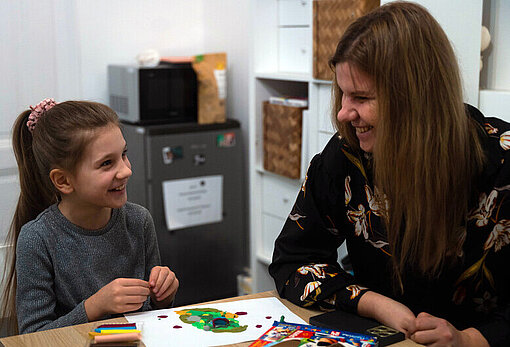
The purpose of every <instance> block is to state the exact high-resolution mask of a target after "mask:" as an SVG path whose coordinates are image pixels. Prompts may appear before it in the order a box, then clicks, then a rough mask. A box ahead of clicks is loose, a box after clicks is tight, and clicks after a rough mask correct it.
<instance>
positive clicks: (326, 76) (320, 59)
mask: <svg viewBox="0 0 510 347" xmlns="http://www.w3.org/2000/svg"><path fill="white" fill-rule="evenodd" d="M377 6H379V0H314V1H313V77H314V78H317V79H321V80H328V81H330V80H332V79H333V77H334V74H333V72H332V71H331V69H330V68H329V66H328V61H329V59H330V58H331V57H332V56H333V54H334V53H335V50H336V46H337V44H338V41H339V40H340V37H341V36H342V34H343V33H344V31H345V29H347V27H348V26H349V24H350V23H351V22H353V21H354V20H355V19H356V18H358V17H361V16H363V15H364V14H366V13H368V12H369V11H370V10H372V9H374V8H376V7H377Z"/></svg>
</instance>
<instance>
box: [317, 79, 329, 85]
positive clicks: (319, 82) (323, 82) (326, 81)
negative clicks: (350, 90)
mask: <svg viewBox="0 0 510 347" xmlns="http://www.w3.org/2000/svg"><path fill="white" fill-rule="evenodd" d="M312 82H313V83H317V84H329V85H331V84H332V81H328V80H318V79H315V78H314V79H312Z"/></svg>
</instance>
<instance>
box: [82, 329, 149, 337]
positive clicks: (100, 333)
mask: <svg viewBox="0 0 510 347" xmlns="http://www.w3.org/2000/svg"><path fill="white" fill-rule="evenodd" d="M141 332H142V331H141V330H115V331H112V330H103V331H90V332H89V336H90V337H94V336H101V335H122V334H133V333H137V334H139V333H141Z"/></svg>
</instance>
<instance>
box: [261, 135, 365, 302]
mask: <svg viewBox="0 0 510 347" xmlns="http://www.w3.org/2000/svg"><path fill="white" fill-rule="evenodd" d="M332 142H333V140H332V141H330V144H328V146H327V147H326V149H325V151H327V150H328V147H331V146H332ZM335 145H336V146H337V148H338V141H337V143H336V144H335ZM327 176H328V175H327V173H326V172H325V169H324V158H323V155H322V154H319V155H316V156H315V157H314V159H313V160H312V162H311V164H310V167H309V169H308V172H307V178H306V180H305V182H304V183H303V185H302V188H301V190H300V191H299V194H298V197H297V199H296V202H295V204H294V207H293V208H292V211H291V213H290V215H289V217H288V218H287V220H286V222H285V224H284V226H283V230H282V231H281V233H280V235H279V236H278V238H277V240H276V242H275V249H274V253H273V261H272V263H271V265H270V266H269V273H270V274H271V276H272V277H273V278H274V280H275V283H276V288H277V290H278V293H279V294H280V295H281V296H282V297H284V298H287V299H288V300H290V301H291V302H293V303H295V304H297V305H300V306H305V307H308V306H312V305H319V306H320V307H322V308H325V309H334V308H339V309H342V310H345V311H350V312H356V311H357V304H358V301H359V299H360V297H361V296H362V295H363V294H364V292H366V290H367V288H363V287H361V286H359V285H357V284H356V281H355V279H354V277H353V276H352V275H350V274H348V273H346V272H345V271H344V270H343V269H342V268H341V267H340V265H339V264H338V262H337V258H338V254H337V249H338V247H339V246H340V245H341V244H342V243H343V241H344V239H345V234H344V233H345V231H343V230H338V229H336V227H335V226H334V225H332V223H331V219H329V218H328V217H327V215H326V214H325V212H324V211H321V208H320V207H319V204H318V200H319V199H320V198H323V197H324V196H327V195H328V194H330V193H331V190H332V187H330V186H329V184H328V182H331V179H330V177H327Z"/></svg>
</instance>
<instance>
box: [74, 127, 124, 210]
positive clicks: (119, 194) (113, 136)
mask: <svg viewBox="0 0 510 347" xmlns="http://www.w3.org/2000/svg"><path fill="white" fill-rule="evenodd" d="M93 137H94V138H93V140H92V141H91V142H90V143H89V144H88V145H87V146H86V147H85V151H84V153H83V157H82V160H81V161H80V163H79V164H78V167H77V168H76V172H75V174H74V175H71V177H70V180H71V182H72V185H73V188H74V191H73V193H72V194H71V196H69V198H70V202H72V204H73V205H74V207H79V208H80V210H81V211H82V213H87V212H89V213H90V215H91V216H93V215H95V214H96V213H98V212H101V210H105V209H106V210H108V209H110V208H120V207H122V206H123V205H124V204H125V203H126V201H127V194H126V184H127V181H128V179H129V177H130V176H131V163H130V162H129V160H128V158H127V155H126V152H127V146H126V141H125V140H124V137H123V136H122V133H121V131H120V129H119V127H118V126H117V125H113V124H112V125H108V126H105V127H103V128H99V129H97V130H96V131H95V132H94V135H93Z"/></svg>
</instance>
